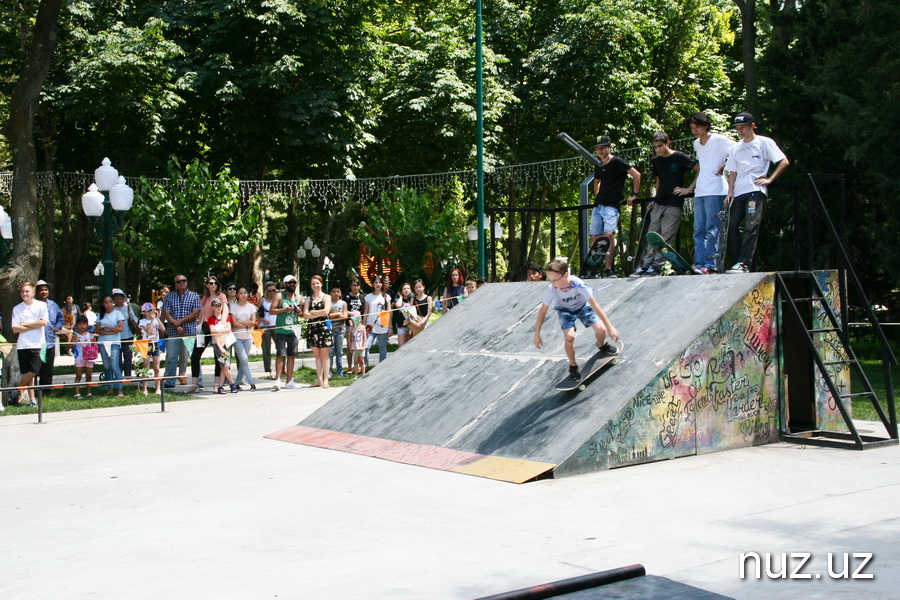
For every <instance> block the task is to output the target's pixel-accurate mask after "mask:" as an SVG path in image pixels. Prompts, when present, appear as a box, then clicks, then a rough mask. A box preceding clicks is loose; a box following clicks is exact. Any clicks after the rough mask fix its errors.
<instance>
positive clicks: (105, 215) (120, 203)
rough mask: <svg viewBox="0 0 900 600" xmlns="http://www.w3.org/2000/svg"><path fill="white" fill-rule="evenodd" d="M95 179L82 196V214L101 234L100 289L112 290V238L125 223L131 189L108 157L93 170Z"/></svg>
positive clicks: (130, 202)
mask: <svg viewBox="0 0 900 600" xmlns="http://www.w3.org/2000/svg"><path fill="white" fill-rule="evenodd" d="M94 182H95V183H92V184H91V186H90V187H89V188H88V191H87V193H85V194H84V195H83V196H82V197H81V206H82V208H83V209H84V214H85V215H87V217H88V218H89V219H90V220H91V224H92V225H93V227H94V231H95V232H97V233H99V234H100V235H102V236H103V269H101V270H100V272H101V274H102V275H104V280H103V292H104V293H106V294H109V293H112V289H113V274H114V273H115V261H114V260H113V252H112V240H113V237H114V236H115V235H116V233H118V232H119V230H120V229H121V228H122V225H123V224H124V222H125V213H126V212H128V211H129V210H130V209H131V205H132V203H133V201H134V190H132V189H131V188H130V187H128V186H127V185H126V184H125V178H124V177H120V176H119V172H118V171H116V170H115V169H114V168H113V167H112V164H111V163H110V161H109V159H108V158H104V159H103V163H102V164H101V166H100V167H98V168H97V169H96V170H95V171H94Z"/></svg>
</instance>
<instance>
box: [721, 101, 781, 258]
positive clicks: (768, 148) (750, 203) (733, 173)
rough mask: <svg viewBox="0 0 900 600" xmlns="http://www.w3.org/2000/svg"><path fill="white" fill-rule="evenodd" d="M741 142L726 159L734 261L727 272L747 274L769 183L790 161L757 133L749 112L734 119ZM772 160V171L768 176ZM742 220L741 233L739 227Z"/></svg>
mask: <svg viewBox="0 0 900 600" xmlns="http://www.w3.org/2000/svg"><path fill="white" fill-rule="evenodd" d="M734 127H735V128H736V129H737V132H738V135H739V136H741V141H740V142H738V143H737V144H735V145H734V147H733V148H732V149H731V154H730V155H729V156H728V160H727V161H726V162H725V170H726V171H728V195H727V196H725V206H729V207H730V210H731V213H730V216H729V219H728V250H729V252H731V255H732V258H736V260H737V262H735V263H734V266H733V267H731V268H730V269H728V271H726V272H727V273H747V272H749V271H750V263H752V262H753V255H754V253H755V252H756V241H757V239H758V238H759V229H760V225H761V224H762V218H763V212H764V210H765V207H766V200H768V198H769V196H768V194H769V184H771V183H772V182H773V181H775V179H777V178H778V176H779V175H781V172H782V171H784V170H785V169H786V168H787V166H788V165H789V164H791V162H790V161H789V160H788V159H787V156H785V155H784V152H782V151H781V148H779V147H778V144H776V143H775V141H774V140H773V139H772V138H767V137H765V136H762V135H756V132H755V131H754V130H755V129H756V119H754V118H753V115H751V114H750V113H746V112H743V113H740V114H739V115H738V116H736V117H735V118H734ZM772 163H775V170H774V171H772V174H771V175H768V173H769V168H770V166H771V165H772ZM741 222H743V223H744V235H743V238H742V237H741V235H740V233H739V232H738V228H739V226H740V224H741Z"/></svg>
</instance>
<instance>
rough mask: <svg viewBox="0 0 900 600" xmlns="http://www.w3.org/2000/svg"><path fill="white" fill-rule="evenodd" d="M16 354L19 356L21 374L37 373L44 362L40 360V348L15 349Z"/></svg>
mask: <svg viewBox="0 0 900 600" xmlns="http://www.w3.org/2000/svg"><path fill="white" fill-rule="evenodd" d="M16 354H17V355H18V357H19V372H20V373H22V375H24V374H25V373H34V374H35V375H37V374H39V373H40V372H41V365H43V364H44V361H42V360H41V351H40V350H31V349H28V350H16Z"/></svg>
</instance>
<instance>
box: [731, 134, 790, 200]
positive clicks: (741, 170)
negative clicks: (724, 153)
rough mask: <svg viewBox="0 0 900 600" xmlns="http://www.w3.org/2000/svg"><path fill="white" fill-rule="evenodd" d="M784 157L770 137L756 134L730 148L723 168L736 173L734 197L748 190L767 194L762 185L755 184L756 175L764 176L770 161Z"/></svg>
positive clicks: (776, 160)
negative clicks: (749, 139) (750, 139)
mask: <svg viewBox="0 0 900 600" xmlns="http://www.w3.org/2000/svg"><path fill="white" fill-rule="evenodd" d="M784 158H785V155H784V152H782V151H781V149H780V148H779V147H778V144H776V143H775V141H774V140H773V139H772V138H767V137H766V136H764V135H758V136H756V137H755V138H753V140H752V141H749V142H745V141H744V140H741V141H740V142H738V143H737V144H735V145H734V147H733V148H732V149H731V154H730V155H729V156H728V161H727V162H726V163H725V168H726V169H728V170H729V171H731V172H732V173H737V177H736V179H735V180H734V195H735V197H737V196H740V195H741V194H749V193H750V192H762V193H763V194H766V195H767V196H768V195H769V192H768V189H767V187H766V186H764V185H756V184H755V183H754V180H755V179H756V178H757V177H765V176H766V175H767V174H768V173H769V167H770V166H771V164H772V163H777V162H778V161H780V160H783V159H784Z"/></svg>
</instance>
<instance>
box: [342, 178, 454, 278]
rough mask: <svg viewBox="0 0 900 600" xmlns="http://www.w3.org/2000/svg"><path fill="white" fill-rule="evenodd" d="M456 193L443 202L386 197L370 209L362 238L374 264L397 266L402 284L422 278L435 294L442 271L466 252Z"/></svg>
mask: <svg viewBox="0 0 900 600" xmlns="http://www.w3.org/2000/svg"><path fill="white" fill-rule="evenodd" d="M458 192H459V190H458V189H457V190H456V193H453V194H450V195H449V197H447V198H445V199H444V200H443V201H442V200H441V199H440V198H438V197H437V195H436V194H435V193H434V192H432V193H422V192H416V191H413V190H407V189H398V190H397V191H396V192H392V193H385V194H383V195H382V198H381V201H379V202H377V203H374V204H371V205H369V206H368V207H367V209H366V213H365V221H364V222H363V223H360V227H359V229H358V230H357V234H358V238H359V240H360V241H361V242H363V243H364V244H365V245H366V246H367V247H368V249H369V252H370V253H371V254H372V255H373V256H375V257H376V259H380V260H384V259H388V260H391V261H398V262H399V263H400V265H401V269H402V273H403V277H404V279H412V278H422V279H423V281H424V282H425V284H426V287H429V288H434V287H435V286H436V285H437V284H438V282H440V281H441V280H442V277H443V269H442V265H443V264H445V263H447V262H449V261H450V260H452V259H454V258H456V257H458V256H459V255H460V253H461V251H462V244H463V239H464V237H463V236H464V235H465V232H464V227H465V222H466V220H465V216H464V215H463V214H462V212H461V211H460V199H461V196H460V195H459V193H458Z"/></svg>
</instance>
